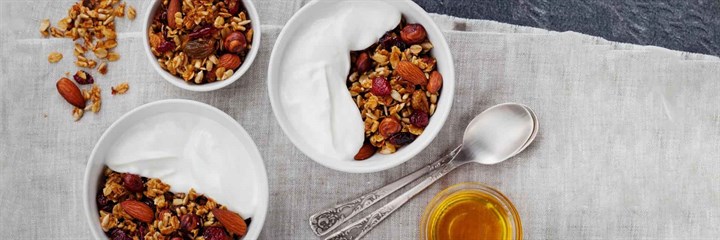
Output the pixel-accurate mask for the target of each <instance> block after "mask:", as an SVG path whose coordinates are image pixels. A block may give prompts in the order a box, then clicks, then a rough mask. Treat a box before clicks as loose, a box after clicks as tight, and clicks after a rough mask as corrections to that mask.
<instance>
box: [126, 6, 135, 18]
mask: <svg viewBox="0 0 720 240" xmlns="http://www.w3.org/2000/svg"><path fill="white" fill-rule="evenodd" d="M136 14H137V13H136V12H135V8H134V7H133V6H130V5H128V13H127V17H128V19H130V20H135V15H136Z"/></svg>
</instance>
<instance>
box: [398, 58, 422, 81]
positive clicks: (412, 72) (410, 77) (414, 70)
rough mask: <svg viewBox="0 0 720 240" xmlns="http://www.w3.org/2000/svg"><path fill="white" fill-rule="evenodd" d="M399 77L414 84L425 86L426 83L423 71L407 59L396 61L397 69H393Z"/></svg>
mask: <svg viewBox="0 0 720 240" xmlns="http://www.w3.org/2000/svg"><path fill="white" fill-rule="evenodd" d="M395 71H397V73H398V74H399V75H400V77H401V78H402V79H404V80H407V81H409V82H412V83H414V84H415V85H421V86H425V85H426V84H427V78H425V73H423V71H422V70H420V68H419V67H418V66H415V64H412V63H411V62H408V61H400V62H398V65H397V69H395Z"/></svg>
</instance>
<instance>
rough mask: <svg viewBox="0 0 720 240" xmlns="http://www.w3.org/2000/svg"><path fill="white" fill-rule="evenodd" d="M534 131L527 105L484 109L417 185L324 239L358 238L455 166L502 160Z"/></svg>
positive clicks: (518, 149)
mask: <svg viewBox="0 0 720 240" xmlns="http://www.w3.org/2000/svg"><path fill="white" fill-rule="evenodd" d="M536 134H537V118H536V117H535V114H534V113H533V112H532V110H531V109H530V108H528V107H525V106H523V105H520V104H516V103H505V104H500V105H495V106H493V107H491V108H489V109H487V110H485V111H483V112H482V113H480V114H479V115H478V116H476V117H475V118H474V119H473V120H472V121H471V122H470V124H468V127H467V128H466V129H465V134H464V135H463V143H462V145H461V146H460V147H459V150H454V151H452V152H451V153H450V155H451V156H450V157H449V158H443V159H444V160H442V159H441V160H442V161H440V162H439V163H437V164H433V166H431V170H430V172H429V173H428V175H427V177H425V178H424V179H423V180H422V181H421V182H420V183H419V184H418V185H416V186H415V187H413V188H411V189H409V190H408V191H407V192H405V193H403V194H402V195H400V196H398V197H397V198H395V199H393V200H392V201H390V202H389V203H388V204H386V205H385V206H383V207H381V208H379V209H377V210H375V211H374V212H372V213H370V215H368V216H366V217H364V218H362V219H360V220H358V221H356V222H354V223H352V224H350V225H348V226H347V227H345V228H343V229H342V230H340V231H338V232H336V233H334V234H332V235H330V236H328V237H327V238H326V240H329V239H333V240H335V239H337V240H340V239H360V238H361V237H362V236H364V235H365V234H367V233H368V232H370V230H372V229H373V228H374V227H375V226H377V225H378V224H379V223H380V222H381V221H382V220H384V219H385V218H386V217H387V216H389V215H390V214H391V213H393V212H394V211H395V210H397V209H398V208H400V207H402V206H403V205H404V204H405V203H406V202H407V201H409V200H410V199H411V198H412V197H414V196H415V195H417V194H418V193H420V192H421V191H422V190H424V189H425V188H427V187H428V186H430V185H431V184H432V183H434V182H435V181H437V180H438V179H440V178H442V177H443V176H445V175H446V174H447V173H449V172H450V171H452V170H454V169H455V168H457V167H459V166H462V165H464V164H466V163H469V162H476V163H480V164H486V165H490V164H496V163H500V162H502V161H505V160H507V159H508V158H510V157H512V156H515V155H516V154H518V153H519V152H521V151H522V150H523V149H525V148H526V147H527V146H528V145H529V144H530V143H531V142H532V141H533V139H534V137H535V135H536ZM413 174H414V173H413ZM411 175H412V174H411ZM403 179H404V178H403ZM401 180H402V179H401Z"/></svg>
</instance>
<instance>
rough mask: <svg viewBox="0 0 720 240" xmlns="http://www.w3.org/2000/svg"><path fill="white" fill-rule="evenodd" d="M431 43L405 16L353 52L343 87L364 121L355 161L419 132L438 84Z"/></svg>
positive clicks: (436, 96)
mask: <svg viewBox="0 0 720 240" xmlns="http://www.w3.org/2000/svg"><path fill="white" fill-rule="evenodd" d="M432 48H433V45H432V43H430V41H429V40H428V38H427V35H426V32H425V29H424V28H423V27H422V25H420V24H405V22H404V20H403V21H401V23H400V24H399V25H398V26H397V27H396V28H395V29H393V30H391V31H389V32H387V33H386V34H385V35H384V36H383V37H382V38H380V40H379V41H378V42H377V43H375V44H373V45H372V46H370V47H369V48H367V49H365V50H362V51H356V52H351V54H350V55H351V61H352V62H353V63H354V64H353V66H352V70H351V72H350V74H349V76H348V79H347V86H348V90H349V91H350V95H351V96H352V97H353V98H354V100H355V103H356V104H357V107H358V108H359V110H360V113H361V116H362V120H363V121H364V123H365V144H364V145H363V147H362V148H361V149H360V151H359V152H358V154H357V155H356V156H355V160H364V159H367V158H369V157H371V156H372V155H373V154H374V153H375V152H379V153H381V154H391V153H394V152H395V151H397V149H398V148H399V147H401V146H404V145H407V144H409V143H411V142H413V141H414V140H415V138H416V137H417V136H418V135H420V134H422V133H423V130H424V129H425V127H426V126H427V125H428V123H429V120H430V117H431V116H432V115H433V114H434V113H435V108H436V107H437V101H438V99H439V97H440V88H441V87H442V75H441V74H440V73H439V72H438V71H437V70H436V66H435V63H436V60H435V58H433V57H432V56H431V55H430V50H431V49H432Z"/></svg>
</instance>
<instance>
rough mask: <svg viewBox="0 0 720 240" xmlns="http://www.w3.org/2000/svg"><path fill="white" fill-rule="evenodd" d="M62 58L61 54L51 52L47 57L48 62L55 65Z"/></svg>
mask: <svg viewBox="0 0 720 240" xmlns="http://www.w3.org/2000/svg"><path fill="white" fill-rule="evenodd" d="M62 58H63V55H62V53H59V52H51V53H50V55H48V62H50V63H56V62H59V61H60V60H61V59H62Z"/></svg>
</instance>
